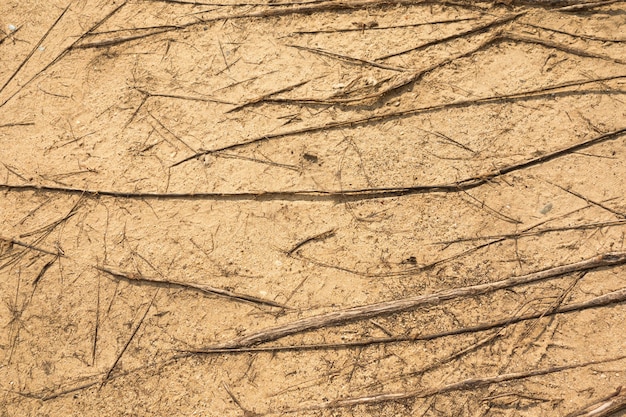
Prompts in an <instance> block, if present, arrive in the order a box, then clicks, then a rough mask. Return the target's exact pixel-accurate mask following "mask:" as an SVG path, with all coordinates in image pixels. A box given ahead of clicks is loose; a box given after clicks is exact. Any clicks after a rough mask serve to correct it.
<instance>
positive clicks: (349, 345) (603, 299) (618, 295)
mask: <svg viewBox="0 0 626 417" xmlns="http://www.w3.org/2000/svg"><path fill="white" fill-rule="evenodd" d="M625 301H626V288H622V289H620V290H617V291H611V292H609V293H607V294H604V295H600V296H598V297H594V298H591V299H589V300H586V301H581V302H578V303H572V304H568V305H566V306H561V307H559V308H558V309H556V310H554V311H549V312H547V313H546V312H540V313H532V314H526V315H523V316H516V317H507V318H504V319H500V320H494V321H490V322H485V323H479V324H476V325H474V326H469V327H462V328H458V329H453V330H446V331H443V332H437V333H426V334H418V335H415V336H393V337H374V338H369V339H363V340H354V341H351V342H343V343H317V344H302V345H282V346H251V347H242V348H220V349H217V348H216V349H210V350H191V351H190V350H186V351H182V352H186V353H189V354H224V353H228V354H237V353H248V352H271V353H275V352H290V351H305V350H339V349H353V348H358V347H366V346H376V345H386V344H394V343H407V342H419V341H425V340H435V339H440V338H442V337H449V336H457V335H460V334H469V333H478V332H484V331H487V330H492V329H495V328H498V327H505V326H510V325H512V324H516V323H521V322H524V321H528V320H535V319H538V318H540V317H548V316H553V315H557V314H567V313H573V312H577V311H583V310H587V309H592V308H599V307H605V306H609V305H612V304H618V303H623V302H625ZM182 356H183V357H185V355H182Z"/></svg>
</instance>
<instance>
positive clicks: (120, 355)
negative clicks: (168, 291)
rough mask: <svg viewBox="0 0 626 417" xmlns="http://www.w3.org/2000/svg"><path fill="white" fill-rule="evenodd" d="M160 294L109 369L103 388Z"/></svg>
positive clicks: (149, 306) (154, 297)
mask: <svg viewBox="0 0 626 417" xmlns="http://www.w3.org/2000/svg"><path fill="white" fill-rule="evenodd" d="M158 293H159V290H158V289H157V290H156V291H155V292H154V295H153V296H152V300H150V303H149V304H148V307H147V308H146V311H145V312H144V313H143V316H142V317H141V319H140V320H139V322H138V323H137V326H135V329H134V330H133V331H132V333H131V334H130V337H129V338H128V340H127V341H126V344H124V347H123V348H122V350H121V351H120V353H119V354H118V355H117V357H116V358H115V362H113V365H112V366H111V368H109V370H108V372H107V373H106V375H105V377H104V379H103V380H102V384H101V386H103V385H104V384H105V383H106V382H107V381H108V379H109V378H110V376H111V373H112V372H113V370H114V369H115V367H116V366H117V364H118V363H119V361H120V359H122V355H123V354H124V352H126V349H127V348H128V345H130V342H132V341H133V338H134V337H135V335H136V334H137V331H138V330H139V328H140V327H141V325H142V324H143V321H144V320H145V318H146V316H147V315H148V311H150V308H151V307H152V304H153V303H154V300H155V299H156V296H157V294H158Z"/></svg>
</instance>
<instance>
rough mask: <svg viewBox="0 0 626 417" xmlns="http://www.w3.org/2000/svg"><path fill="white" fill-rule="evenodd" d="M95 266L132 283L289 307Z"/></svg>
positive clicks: (220, 290) (238, 294)
mask: <svg viewBox="0 0 626 417" xmlns="http://www.w3.org/2000/svg"><path fill="white" fill-rule="evenodd" d="M95 268H96V269H97V270H98V271H102V272H106V273H107V274H109V275H110V276H112V277H114V278H117V279H120V278H121V279H123V280H125V281H128V282H130V283H134V284H148V285H153V286H160V287H178V288H184V289H187V290H193V291H199V292H202V293H204V294H212V295H218V296H220V297H225V298H230V299H233V300H238V301H245V302H249V303H254V304H261V305H267V306H270V307H278V308H284V309H291V308H290V307H287V306H285V305H283V304H280V303H277V302H276V301H272V300H268V299H265V298H259V297H254V296H252V295H248V294H241V293H236V292H233V291H229V290H225V289H223V288H216V287H210V286H207V285H194V284H187V283H185V282H179V281H161V280H156V279H150V278H146V277H144V276H141V275H139V274H135V273H131V272H122V271H119V270H114V269H112V268H111V267H106V266H96V267H95Z"/></svg>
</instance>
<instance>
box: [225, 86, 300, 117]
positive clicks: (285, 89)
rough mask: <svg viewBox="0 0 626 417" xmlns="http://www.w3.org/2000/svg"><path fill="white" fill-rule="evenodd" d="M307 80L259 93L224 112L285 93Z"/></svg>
mask: <svg viewBox="0 0 626 417" xmlns="http://www.w3.org/2000/svg"><path fill="white" fill-rule="evenodd" d="M309 81H311V80H304V81H300V82H299V83H296V84H292V85H288V86H287V87H284V88H281V89H279V90H276V91H272V92H270V93H267V94H263V95H261V96H259V97H256V98H253V99H250V100H248V101H246V102H245V103H241V104H238V105H237V106H235V107H233V108H232V109H229V110H227V111H225V113H230V112H233V111H236V110H240V109H242V108H244V107H247V106H250V105H252V104H257V103H260V102H261V101H263V100H266V99H268V98H269V97H272V96H273V95H276V94H280V93H285V92H287V91H291V90H293V89H294V88H298V87H300V86H303V85H304V84H307V83H308V82H309Z"/></svg>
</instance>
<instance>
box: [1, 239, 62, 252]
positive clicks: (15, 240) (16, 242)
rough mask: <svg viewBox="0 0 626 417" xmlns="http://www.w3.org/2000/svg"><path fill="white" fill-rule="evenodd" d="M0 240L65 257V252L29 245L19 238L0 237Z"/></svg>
mask: <svg viewBox="0 0 626 417" xmlns="http://www.w3.org/2000/svg"><path fill="white" fill-rule="evenodd" d="M0 240H2V241H4V242H8V243H11V244H13V245H17V246H22V247H24V248H27V249H31V250H34V251H37V252H41V253H45V254H48V255H54V256H57V255H59V256H63V257H65V254H62V253H59V252H52V251H50V250H47V249H43V248H39V247H37V246H34V245H31V244H29V243H26V242H22V241H21V240H17V239H12V238H5V237H0Z"/></svg>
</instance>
